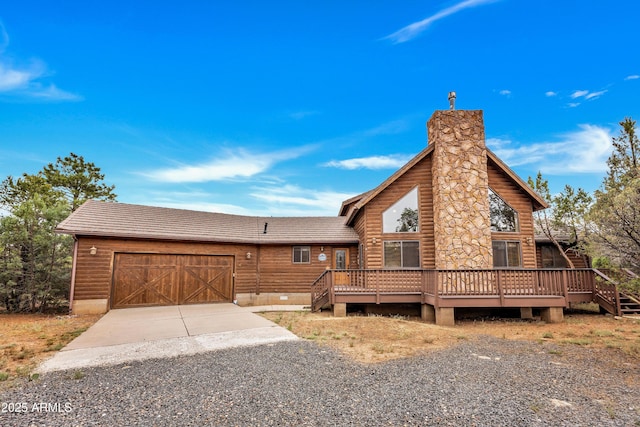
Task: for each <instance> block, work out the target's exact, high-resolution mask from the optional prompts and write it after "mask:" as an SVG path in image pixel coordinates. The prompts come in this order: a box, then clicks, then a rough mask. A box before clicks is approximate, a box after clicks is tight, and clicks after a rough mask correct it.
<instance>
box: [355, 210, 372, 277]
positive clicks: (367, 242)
mask: <svg viewBox="0 0 640 427" xmlns="http://www.w3.org/2000/svg"><path fill="white" fill-rule="evenodd" d="M366 210H367V207H366V206H364V207H363V208H362V210H361V211H360V212H359V214H358V215H356V218H355V220H354V222H353V229H354V230H355V231H356V233H358V239H359V240H360V243H362V248H363V250H364V253H363V254H362V263H363V264H362V265H360V266H359V268H371V267H369V253H370V252H371V238H367V234H366V229H367V215H366V214H365V212H366ZM356 263H357V260H356ZM354 265H355V264H354Z"/></svg>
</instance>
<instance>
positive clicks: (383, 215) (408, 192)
mask: <svg viewBox="0 0 640 427" xmlns="http://www.w3.org/2000/svg"><path fill="white" fill-rule="evenodd" d="M413 192H415V195H416V213H417V219H416V220H417V223H416V230H415V231H396V228H397V227H394V229H393V230H391V231H389V230H387V229H385V215H386V214H387V213H388V212H389V211H391V209H393V207H394V206H396V205H397V204H398V203H399V202H400V201H401V200H402V199H404V198H405V197H407V196H409V194H411V193H413ZM403 210H404V208H403ZM381 216H382V233H383V234H399V233H419V232H420V186H419V185H416V186H415V187H413V188H411V189H410V190H409V191H407V192H406V193H404V194H403V195H402V197H399V198H398V199H397V200H396V201H395V202H393V203H392V204H391V206H389V207H388V208H386V209H385V210H383V211H382V214H381ZM401 217H402V213H400V215H399V216H398V217H397V218H396V220H395V221H396V222H398V219H399V218H401Z"/></svg>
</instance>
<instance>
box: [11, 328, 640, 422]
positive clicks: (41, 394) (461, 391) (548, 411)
mask: <svg viewBox="0 0 640 427" xmlns="http://www.w3.org/2000/svg"><path fill="white" fill-rule="evenodd" d="M550 349H551V348H550V347H549V346H547V345H545V346H543V345H541V344H538V343H527V342H517V341H507V340H500V339H495V338H489V337H487V338H482V339H478V340H469V341H464V342H462V344H460V345H459V346H457V347H453V348H449V349H447V350H443V351H438V352H434V353H429V354H427V355H424V356H418V357H413V358H410V359H403V360H397V361H394V362H388V363H383V364H375V365H362V364H358V363H354V362H352V361H350V360H349V359H346V358H345V357H342V356H341V355H339V354H338V353H335V352H333V351H332V350H329V349H327V348H325V347H320V346H318V345H316V344H314V343H312V342H307V341H294V342H283V343H277V344H269V345H261V346H254V347H244V348H234V349H228V350H220V351H215V352H210V353H204V354H198V355H195V356H188V357H178V358H171V359H156V360H146V361H141V362H135V363H127V364H123V365H117V366H111V367H99V368H91V369H85V370H83V371H81V372H78V371H62V372H55V373H49V374H46V375H43V376H42V377H41V378H40V379H39V380H37V381H33V382H30V383H25V384H22V385H19V386H17V387H14V388H12V389H9V390H5V391H2V392H0V402H2V409H3V410H4V412H2V413H0V425H2V426H21V425H25V426H26V425H47V426H57V425H60V426H63V425H64V426H73V425H77V426H92V425H96V426H97V425H99V426H115V425H119V426H131V425H157V426H186V425H193V426H203V425H221V426H227V425H229V426H233V425H239V426H276V425H277V426H327V425H330V426H334V425H335V426H337V425H339V426H349V425H353V426H378V425H391V426H401V425H420V426H426V425H443V426H576V425H577V426H594V425H599V426H638V425H640V384H639V383H640V378H639V375H640V368H639V367H638V366H636V365H633V364H630V363H624V361H622V359H621V361H619V363H613V364H611V366H612V367H611V368H602V367H601V365H600V364H599V362H598V360H599V359H600V360H601V359H602V358H603V357H605V356H604V353H601V352H598V351H594V350H588V349H583V348H580V347H573V346H567V347H560V350H561V352H562V354H561V355H559V354H554V353H556V352H554V351H551V353H550V351H549V350H550ZM607 354H610V353H607ZM80 377H81V378H80ZM625 380H626V381H627V384H626V385H625ZM23 404H24V405H23ZM18 408H21V409H24V410H25V411H24V412H19V413H16V409H18Z"/></svg>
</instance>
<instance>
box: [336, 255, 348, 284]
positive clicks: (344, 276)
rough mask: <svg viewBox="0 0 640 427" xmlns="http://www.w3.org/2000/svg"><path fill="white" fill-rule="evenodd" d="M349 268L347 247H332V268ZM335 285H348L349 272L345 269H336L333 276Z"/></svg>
mask: <svg viewBox="0 0 640 427" xmlns="http://www.w3.org/2000/svg"><path fill="white" fill-rule="evenodd" d="M348 268H349V249H334V250H333V269H334V270H347V269H348ZM334 279H335V284H336V285H348V284H349V273H347V272H346V271H336V273H335V276H334Z"/></svg>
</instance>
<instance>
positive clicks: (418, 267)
mask: <svg viewBox="0 0 640 427" xmlns="http://www.w3.org/2000/svg"><path fill="white" fill-rule="evenodd" d="M388 243H399V244H400V266H392V267H389V266H387V248H386V246H387V244H388ZM405 243H416V244H417V255H418V265H416V266H410V267H406V266H405V265H404V260H405V256H404V251H405V249H404V244H405ZM382 265H383V268H385V269H397V270H419V269H420V268H421V265H422V257H421V253H420V240H384V241H383V242H382Z"/></svg>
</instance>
